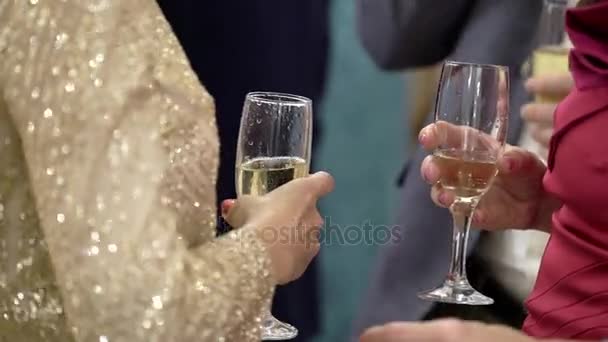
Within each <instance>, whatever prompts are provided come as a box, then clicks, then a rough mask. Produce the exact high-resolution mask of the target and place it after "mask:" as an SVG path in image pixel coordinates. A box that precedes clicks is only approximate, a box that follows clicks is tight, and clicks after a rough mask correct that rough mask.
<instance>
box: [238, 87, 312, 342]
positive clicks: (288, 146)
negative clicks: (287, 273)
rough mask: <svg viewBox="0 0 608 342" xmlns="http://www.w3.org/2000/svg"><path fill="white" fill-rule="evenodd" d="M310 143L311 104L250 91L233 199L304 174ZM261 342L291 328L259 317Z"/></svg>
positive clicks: (282, 336) (291, 334) (290, 334)
mask: <svg viewBox="0 0 608 342" xmlns="http://www.w3.org/2000/svg"><path fill="white" fill-rule="evenodd" d="M311 143H312V101H311V100H310V99H308V98H305V97H302V96H296V95H290V94H281V93H268V92H254V93H249V94H248V95H247V98H246V99H245V105H244V108H243V116H242V118H241V127H240V131H239V141H238V147H237V157H236V189H237V194H238V196H242V195H254V196H261V195H264V194H266V193H268V192H270V191H272V190H274V189H276V188H277V187H279V186H281V185H283V184H285V183H287V182H289V181H291V180H293V179H295V178H300V177H305V176H307V175H308V172H309V168H310V150H311ZM263 319H264V320H263V324H262V339H263V340H275V341H276V340H289V339H293V338H295V337H296V336H297V335H298V330H297V329H296V328H294V327H293V326H291V325H289V324H287V323H283V322H281V321H279V320H277V319H276V318H274V317H273V316H272V314H271V313H270V310H268V312H266V317H264V318H263Z"/></svg>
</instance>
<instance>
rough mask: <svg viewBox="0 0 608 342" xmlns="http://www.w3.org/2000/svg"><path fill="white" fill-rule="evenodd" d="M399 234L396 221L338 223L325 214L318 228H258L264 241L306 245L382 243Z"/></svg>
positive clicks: (398, 237)
mask: <svg viewBox="0 0 608 342" xmlns="http://www.w3.org/2000/svg"><path fill="white" fill-rule="evenodd" d="M403 234H404V233H403V231H402V230H401V229H400V226H398V225H392V226H391V225H383V224H374V223H373V222H371V221H370V220H367V221H363V222H361V223H360V224H349V225H341V224H336V223H334V222H332V219H331V217H326V218H325V223H324V225H323V226H322V227H320V228H312V227H306V226H299V227H280V228H277V227H267V228H262V229H261V237H262V239H263V240H264V242H265V243H267V244H305V245H307V246H309V245H312V244H321V245H339V246H360V245H367V246H372V245H386V244H393V243H399V242H401V240H402V239H403Z"/></svg>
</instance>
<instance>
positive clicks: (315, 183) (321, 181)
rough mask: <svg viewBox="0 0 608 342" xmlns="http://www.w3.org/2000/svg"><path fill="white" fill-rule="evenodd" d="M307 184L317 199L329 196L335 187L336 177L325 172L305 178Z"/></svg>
mask: <svg viewBox="0 0 608 342" xmlns="http://www.w3.org/2000/svg"><path fill="white" fill-rule="evenodd" d="M305 182H306V183H307V186H309V187H310V190H311V191H312V192H313V193H314V194H315V197H316V198H317V199H319V198H321V197H323V196H325V195H327V194H329V193H330V192H332V191H333V190H334V187H335V181H334V177H332V176H331V175H330V174H329V173H327V172H325V171H320V172H317V173H315V174H312V175H310V176H308V177H307V178H305Z"/></svg>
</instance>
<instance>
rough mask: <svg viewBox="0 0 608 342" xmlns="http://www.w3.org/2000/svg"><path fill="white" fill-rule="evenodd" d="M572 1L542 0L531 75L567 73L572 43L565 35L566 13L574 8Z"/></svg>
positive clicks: (542, 100) (544, 100) (545, 99)
mask: <svg viewBox="0 0 608 342" xmlns="http://www.w3.org/2000/svg"><path fill="white" fill-rule="evenodd" d="M575 5H576V1H572V0H544V1H543V10H542V14H541V19H540V25H539V30H538V48H537V49H536V50H534V52H533V53H532V65H531V67H532V75H533V76H541V75H550V74H560V73H567V72H568V71H569V70H568V54H569V52H570V49H571V48H572V43H571V42H570V39H569V38H568V34H567V33H566V11H567V10H568V8H570V7H574V6H575ZM561 100H562V99H551V98H545V97H543V96H537V97H536V102H540V103H543V102H544V103H546V102H549V103H553V102H559V101H561Z"/></svg>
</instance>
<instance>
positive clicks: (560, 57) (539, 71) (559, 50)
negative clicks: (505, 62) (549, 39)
mask: <svg viewBox="0 0 608 342" xmlns="http://www.w3.org/2000/svg"><path fill="white" fill-rule="evenodd" d="M569 52H570V49H569V48H567V47H563V46H543V47H541V48H539V49H537V50H536V51H534V54H533V57H532V75H533V76H542V75H559V74H563V73H567V72H569V68H568V54H569ZM561 100H562V99H561V98H551V97H547V96H543V95H536V98H535V101H536V102H537V103H555V102H559V101H561Z"/></svg>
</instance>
